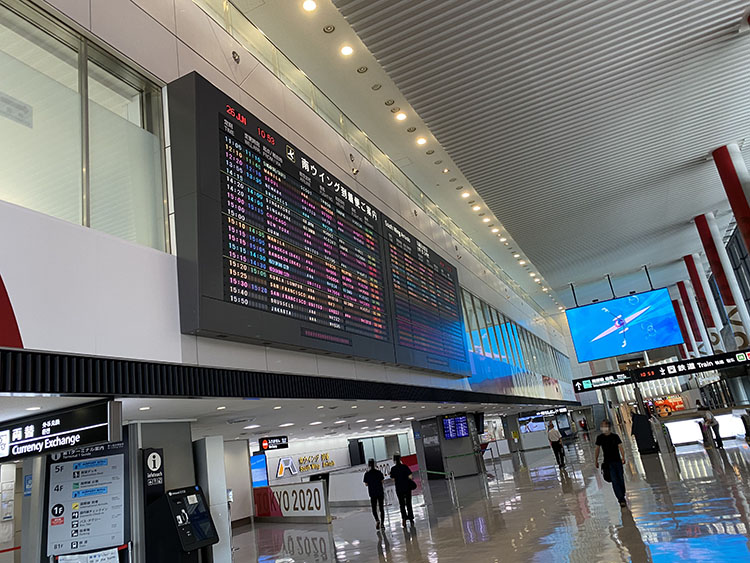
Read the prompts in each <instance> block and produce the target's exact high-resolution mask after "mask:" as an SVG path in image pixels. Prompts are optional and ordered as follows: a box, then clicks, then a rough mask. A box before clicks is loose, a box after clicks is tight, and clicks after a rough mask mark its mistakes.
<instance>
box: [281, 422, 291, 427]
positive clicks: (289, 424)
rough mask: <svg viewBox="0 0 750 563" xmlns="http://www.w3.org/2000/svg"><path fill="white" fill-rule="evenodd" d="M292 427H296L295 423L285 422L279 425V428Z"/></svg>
mask: <svg viewBox="0 0 750 563" xmlns="http://www.w3.org/2000/svg"><path fill="white" fill-rule="evenodd" d="M290 426H294V423H293V422H285V423H284V424H279V428H289V427H290Z"/></svg>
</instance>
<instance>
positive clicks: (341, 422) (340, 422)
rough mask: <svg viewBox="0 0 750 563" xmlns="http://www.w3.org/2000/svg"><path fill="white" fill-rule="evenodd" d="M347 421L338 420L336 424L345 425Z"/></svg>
mask: <svg viewBox="0 0 750 563" xmlns="http://www.w3.org/2000/svg"><path fill="white" fill-rule="evenodd" d="M345 423H346V420H337V421H336V422H335V423H334V424H345Z"/></svg>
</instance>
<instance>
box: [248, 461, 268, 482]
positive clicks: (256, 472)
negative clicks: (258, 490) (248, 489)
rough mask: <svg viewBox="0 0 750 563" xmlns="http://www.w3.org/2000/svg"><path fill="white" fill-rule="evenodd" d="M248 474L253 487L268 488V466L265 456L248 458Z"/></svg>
mask: <svg viewBox="0 0 750 563" xmlns="http://www.w3.org/2000/svg"><path fill="white" fill-rule="evenodd" d="M250 473H251V474H252V480H253V487H267V486H268V466H267V465H266V456H265V454H255V455H252V456H250Z"/></svg>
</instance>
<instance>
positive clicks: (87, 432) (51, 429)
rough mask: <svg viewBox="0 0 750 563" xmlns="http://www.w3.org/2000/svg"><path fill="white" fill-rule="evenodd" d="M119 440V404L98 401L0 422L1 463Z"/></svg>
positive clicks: (120, 433)
mask: <svg viewBox="0 0 750 563" xmlns="http://www.w3.org/2000/svg"><path fill="white" fill-rule="evenodd" d="M121 439H122V403H118V402H117V401H100V402H97V403H92V404H88V405H84V406H81V407H74V408H69V409H62V410H56V411H52V412H49V413H46V414H41V415H37V416H30V417H27V418H20V419H16V420H13V421H10V422H6V423H5V424H3V425H0V462H8V461H13V460H16V459H22V458H25V457H32V456H37V455H42V454H49V453H52V452H57V451H64V450H73V449H76V448H81V447H84V446H91V445H93V444H100V443H103V442H117V441H119V440H121Z"/></svg>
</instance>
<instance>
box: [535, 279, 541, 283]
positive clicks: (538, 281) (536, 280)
mask: <svg viewBox="0 0 750 563" xmlns="http://www.w3.org/2000/svg"><path fill="white" fill-rule="evenodd" d="M534 281H535V282H536V283H542V280H540V279H539V278H534Z"/></svg>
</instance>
